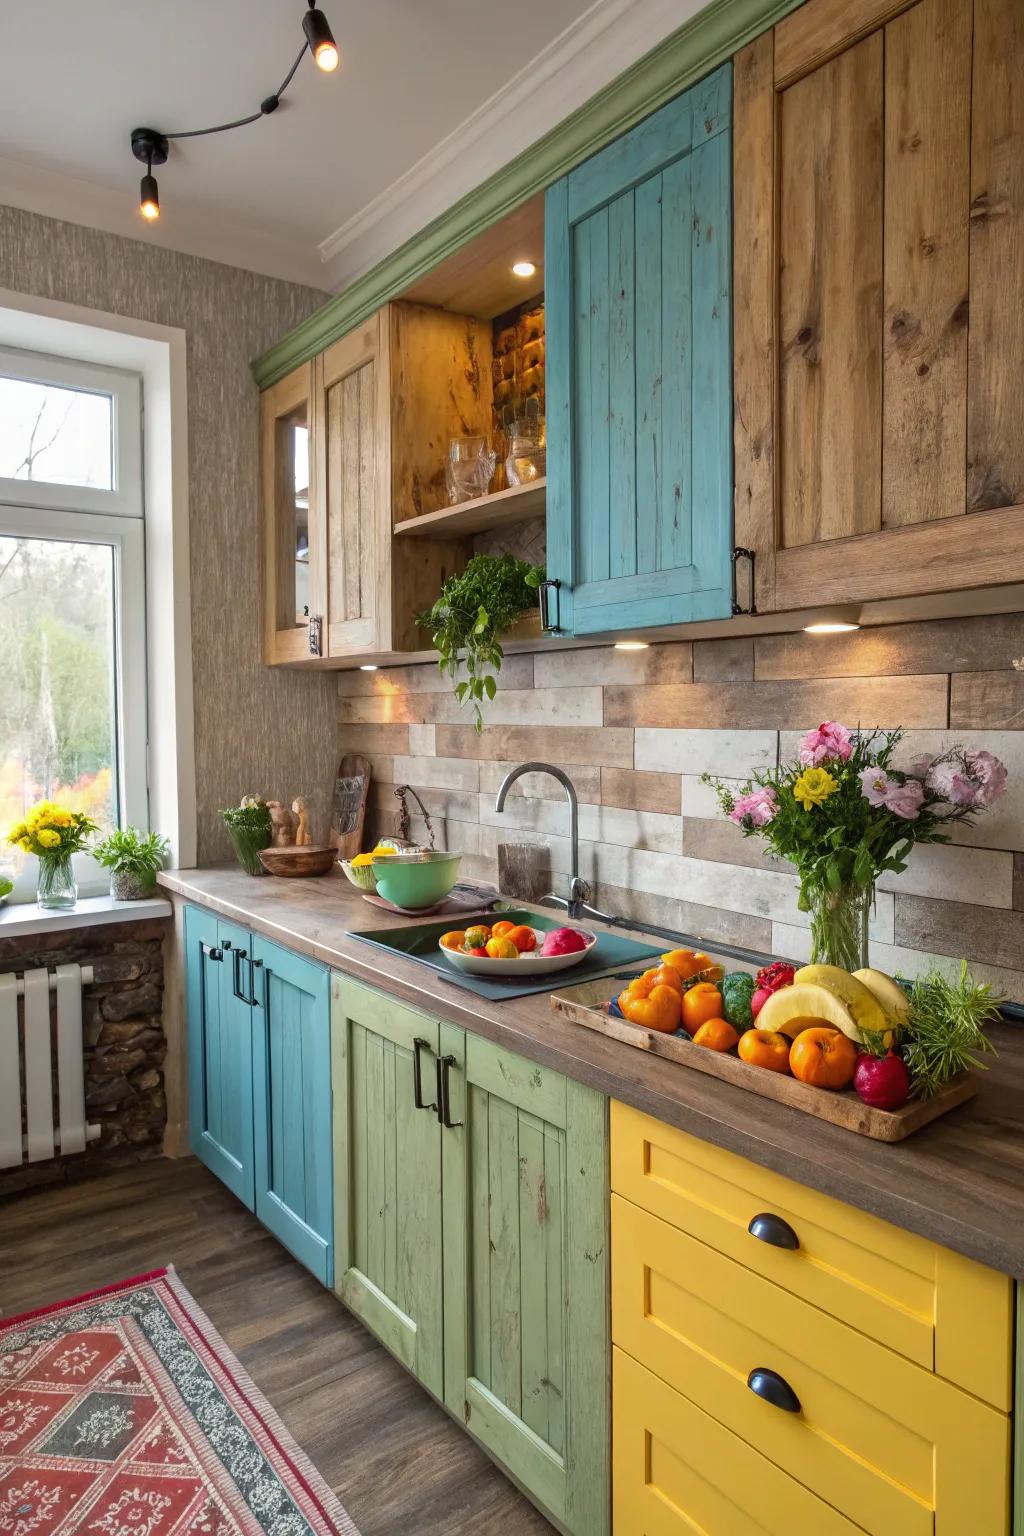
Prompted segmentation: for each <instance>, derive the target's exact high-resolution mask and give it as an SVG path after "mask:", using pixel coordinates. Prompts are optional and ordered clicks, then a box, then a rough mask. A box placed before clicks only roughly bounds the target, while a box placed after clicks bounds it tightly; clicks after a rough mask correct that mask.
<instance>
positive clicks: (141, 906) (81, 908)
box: [0, 896, 172, 939]
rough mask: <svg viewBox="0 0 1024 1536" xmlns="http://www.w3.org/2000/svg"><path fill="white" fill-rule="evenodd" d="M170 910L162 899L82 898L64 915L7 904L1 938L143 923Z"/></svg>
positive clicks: (0, 914) (0, 911)
mask: <svg viewBox="0 0 1024 1536" xmlns="http://www.w3.org/2000/svg"><path fill="white" fill-rule="evenodd" d="M171 912H172V907H171V904H170V902H169V901H167V900H165V899H164V897H162V896H147V897H146V899H145V900H144V901H115V900H114V899H113V897H112V896H83V897H82V898H81V899H80V900H79V902H78V904H77V905H76V906H74V907H72V908H71V909H70V910H69V911H67V912H43V911H42V910H41V909H40V908H39V907H37V906H36V904H35V902H34V901H19V902H15V903H14V904H13V905H12V904H11V903H10V902H7V903H6V904H5V905H4V906H2V907H0V939H17V938H21V937H22V935H25V936H26V937H27V936H28V935H29V934H33V933H56V932H58V931H59V930H60V929H62V928H94V927H99V926H100V925H101V924H104V923H132V922H136V923H137V922H142V921H143V920H144V919H145V918H152V917H170V915H171Z"/></svg>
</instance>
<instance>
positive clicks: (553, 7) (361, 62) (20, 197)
mask: <svg viewBox="0 0 1024 1536" xmlns="http://www.w3.org/2000/svg"><path fill="white" fill-rule="evenodd" d="M0 6H2V13H3V14H2V19H0V202H8V203H12V204H14V205H15V206H19V207H27V208H33V209H35V210H36V211H38V212H43V213H48V214H51V215H54V216H57V217H63V218H68V219H71V220H73V221H75V222H78V223H86V224H92V225H95V226H96V227H99V228H105V229H112V230H114V231H115V232H116V233H120V234H130V235H133V236H135V237H137V238H139V239H149V240H154V241H156V242H157V243H160V244H165V245H168V246H170V247H172V248H174V249H179V250H186V251H192V252H193V253H195V254H200V255H206V256H210V257H213V258H214V259H218V260H224V261H233V262H235V263H237V264H238V265H241V266H247V267H251V268H253V269H255V270H257V271H264V272H270V273H272V274H274V275H278V276H281V277H287V278H291V279H293V280H296V281H303V282H308V283H311V284H313V285H314V286H316V287H319V288H324V289H335V288H337V287H340V286H343V285H344V283H345V282H347V281H349V280H350V279H351V278H352V277H354V276H356V275H357V274H358V273H359V272H360V271H362V270H365V269H366V268H367V267H368V266H370V265H372V263H373V262H374V261H376V260H378V259H380V257H381V256H383V255H384V254H386V253H387V251H388V250H390V249H393V248H394V247H395V246H396V245H398V244H399V243H401V241H402V240H403V239H406V238H408V236H409V235H410V234H412V233H414V232H415V230H416V229H417V228H419V227H422V225H423V224H424V223H425V222H427V221H428V220H429V219H430V218H432V217H434V216H435V215H436V214H437V213H439V212H441V211H442V210H443V208H444V207H446V206H449V205H450V204H451V203H452V202H453V201H455V200H456V199H457V198H458V197H459V196H461V195H462V194H463V192H465V191H468V190H469V189H470V188H471V187H472V186H473V185H476V184H478V183H479V182H480V181H481V180H483V179H484V178H485V177H486V176H487V175H489V174H490V173H491V172H492V171H494V170H496V169H498V168H499V167H500V166H501V165H502V164H504V163H505V162H507V161H508V160H510V159H512V158H513V157H514V156H515V155H516V154H517V153H518V152H519V151H520V150H521V149H523V148H525V147H526V145H527V144H528V143H529V142H531V141H532V140H533V139H534V138H536V137H538V136H539V134H540V133H542V132H544V131H546V129H547V128H549V127H550V126H552V125H553V123H554V122H557V121H558V120H559V118H560V117H563V116H565V115H566V114H567V113H568V112H569V111H571V110H572V109H573V108H574V107H575V106H577V105H579V104H580V102H582V101H584V100H586V99H587V98H588V97H589V96H590V95H592V94H594V92H595V91H596V90H598V89H600V88H601V86H602V85H604V84H606V83H607V81H608V80H610V79H612V78H614V75H615V74H617V73H619V72H620V71H621V70H623V69H625V68H626V67H627V66H628V65H629V64H630V63H631V62H632V61H633V59H635V58H637V57H639V56H640V55H641V54H642V53H643V52H646V51H647V49H648V48H650V47H651V46H653V44H654V43H655V42H657V41H658V40H659V39H660V37H662V36H664V35H665V34H666V33H667V32H669V31H670V30H672V29H673V28H674V27H678V26H679V25H680V24H681V22H682V21H683V20H685V19H686V17H687V16H688V15H689V14H692V12H693V11H695V10H697V9H698V8H699V7H698V4H697V3H696V0H596V3H595V0H517V3H516V5H515V6H508V5H503V4H499V3H498V0H370V3H368V4H367V3H363V4H360V5H354V4H352V3H351V0H323V9H324V12H325V14H326V16H327V17H328V20H329V21H330V23H331V26H332V28H333V31H334V34H335V37H336V39H337V41H338V44H339V46H340V48H341V52H342V67H341V69H340V70H339V71H338V72H337V73H336V74H334V75H325V74H323V73H321V72H320V71H319V70H318V69H317V68H316V67H315V66H314V65H313V63H312V61H311V60H310V59H309V58H308V57H307V58H305V59H304V60H303V62H302V64H301V65H300V67H299V70H298V72H297V74H296V76H295V79H294V80H293V82H292V84H291V86H290V87H289V91H288V94H287V96H286V98H285V101H284V103H283V104H282V106H281V108H280V109H279V111H278V112H277V113H275V114H274V115H273V117H271V118H269V119H267V120H265V121H261V122H257V123H254V124H252V125H251V126H250V127H247V128H242V129H239V130H237V131H236V132H233V133H229V134H222V135H216V136H213V137H210V138H201V139H192V140H185V141H182V142H178V143H175V144H173V145H172V147H171V156H170V159H169V161H168V163H167V165H165V166H164V167H163V168H162V169H160V170H159V171H158V172H157V174H158V177H159V183H160V198H161V207H162V215H161V218H160V221H159V224H158V225H156V226H155V227H150V226H147V225H146V224H145V222H144V221H143V220H142V219H141V217H140V216H139V215H138V213H137V201H138V179H139V175H140V174H141V167H140V166H139V165H138V164H137V162H136V161H135V160H133V159H132V156H131V152H130V145H129V135H130V132H131V129H132V128H134V127H136V126H140V125H146V126H150V127H154V128H157V129H160V130H162V131H173V130H174V129H176V128H194V127H202V126H206V125H207V124H209V123H216V122H222V121H224V120H225V119H228V118H232V117H238V116H242V115H243V114H245V113H246V112H250V111H255V110H256V108H257V107H258V105H259V102H260V101H261V99H262V98H263V97H264V96H266V95H269V94H270V92H271V91H273V90H276V89H277V87H278V86H279V84H280V82H281V80H282V78H283V76H284V74H285V73H286V71H287V69H288V67H289V66H290V64H291V62H292V60H293V58H294V56H295V54H296V52H297V51H298V49H299V47H300V46H301V44H302V41H303V35H302V30H301V18H302V13H303V10H304V8H305V7H304V4H303V0H215V3H213V4H211V3H210V0H174V3H172V4H170V5H167V4H165V5H155V4H152V3H150V4H145V3H142V4H140V3H138V0H135V3H134V4H130V3H126V0H87V3H82V0H48V3H47V4H45V5H40V4H36V3H29V0H0ZM321 247H323V249H321Z"/></svg>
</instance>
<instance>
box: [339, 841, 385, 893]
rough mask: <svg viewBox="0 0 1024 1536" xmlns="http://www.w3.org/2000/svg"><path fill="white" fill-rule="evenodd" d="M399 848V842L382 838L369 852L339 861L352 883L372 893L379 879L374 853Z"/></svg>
mask: <svg viewBox="0 0 1024 1536" xmlns="http://www.w3.org/2000/svg"><path fill="white" fill-rule="evenodd" d="M397 848H398V845H397V843H391V842H388V841H387V839H385V838H381V839H380V841H379V842H378V843H377V846H376V847H375V848H371V850H370V852H369V853H359V854H357V855H356V857H355V858H354V859H339V860H338V863H339V864H340V865H341V867H342V869H343V870H344V871H345V878H346V879H347V880H348V881H350V883H351V884H352V885H354V886H356V887H357V889H358V890H360V891H369V892H370V894H371V895H372V894H373V892H374V891H375V890H376V889H377V881H376V880H375V879H374V874H373V862H372V860H373V856H374V854H385V853H390V851H392V850H395V851H397Z"/></svg>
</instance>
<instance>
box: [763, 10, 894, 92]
mask: <svg viewBox="0 0 1024 1536" xmlns="http://www.w3.org/2000/svg"><path fill="white" fill-rule="evenodd" d="M914 3H915V0H813V3H812V4H809V5H804V6H802V7H801V8H800V10H799V13H794V14H793V15H792V16H787V17H785V18H784V19H783V20H782V21H780V23H779V25H778V26H777V27H776V28H775V84H776V87H777V88H779V89H781V88H782V87H783V86H785V85H789V84H790V83H791V82H792V81H794V80H797V79H799V78H800V76H802V75H806V74H809V73H810V71H811V70H813V69H817V67H818V66H819V65H820V64H823V63H824V62H825V61H826V60H827V59H830V58H832V57H833V56H834V55H835V54H837V53H840V52H842V51H843V50H844V49H846V48H849V47H850V46H851V45H852V44H854V43H856V42H857V41H859V39H860V38H862V37H866V36H867V35H868V34H869V33H870V32H875V31H877V30H878V28H880V27H882V26H883V25H884V24H885V23H886V22H887V21H889V20H890V19H891V18H892V17H893V16H897V15H899V13H900V12H901V11H905V10H906V9H907V8H908V6H911V5H913V4H914Z"/></svg>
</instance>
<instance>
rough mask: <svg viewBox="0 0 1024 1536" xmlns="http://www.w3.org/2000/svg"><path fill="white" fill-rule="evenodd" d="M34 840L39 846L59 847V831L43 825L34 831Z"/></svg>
mask: <svg viewBox="0 0 1024 1536" xmlns="http://www.w3.org/2000/svg"><path fill="white" fill-rule="evenodd" d="M36 841H37V843H38V844H39V846H40V847H41V848H59V847H60V833H59V832H54V831H53V830H52V829H51V828H50V827H43V828H42V829H41V830H40V831H38V832H37V833H36Z"/></svg>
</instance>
